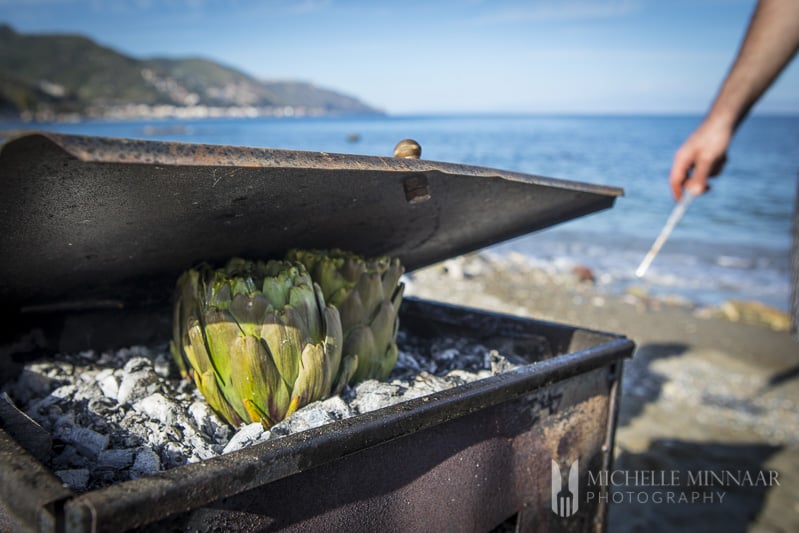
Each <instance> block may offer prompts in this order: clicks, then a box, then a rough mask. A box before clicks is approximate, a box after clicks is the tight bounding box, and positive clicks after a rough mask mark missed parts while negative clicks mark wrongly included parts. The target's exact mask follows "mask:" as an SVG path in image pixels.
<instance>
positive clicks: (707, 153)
mask: <svg viewBox="0 0 799 533" xmlns="http://www.w3.org/2000/svg"><path fill="white" fill-rule="evenodd" d="M732 134H733V130H732V128H731V127H727V126H725V125H723V124H718V123H716V122H714V121H713V120H710V119H708V120H705V121H704V122H703V123H702V124H700V125H699V127H698V128H697V129H696V131H694V132H693V133H692V134H691V135H690V137H688V139H686V141H685V142H684V143H683V145H682V146H681V147H680V149H679V150H677V152H676V153H675V154H674V162H673V163H672V166H671V173H670V174H669V182H670V184H671V191H672V193H673V194H674V198H675V199H676V200H679V199H680V198H682V193H683V190H689V191H691V193H693V194H695V195H700V194H702V193H704V192H705V191H707V190H708V189H709V187H708V184H707V181H708V178H712V177H713V176H716V175H718V174H719V173H720V172H721V170H722V168H724V163H726V161H727V148H728V147H729V145H730V141H731V140H732Z"/></svg>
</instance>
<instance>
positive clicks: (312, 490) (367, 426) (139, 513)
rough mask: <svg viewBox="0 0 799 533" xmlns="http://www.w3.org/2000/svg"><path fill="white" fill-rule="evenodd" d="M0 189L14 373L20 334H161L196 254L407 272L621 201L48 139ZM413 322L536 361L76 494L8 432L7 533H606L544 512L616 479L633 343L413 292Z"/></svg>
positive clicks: (11, 149)
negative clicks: (568, 494)
mask: <svg viewBox="0 0 799 533" xmlns="http://www.w3.org/2000/svg"><path fill="white" fill-rule="evenodd" d="M0 188H1V189H0V190H2V192H3V194H2V198H3V209H2V210H1V211H0V224H2V228H3V231H2V232H0V254H2V260H0V302H2V306H3V309H2V311H3V314H4V316H11V317H13V319H11V321H10V322H8V323H9V324H11V328H9V329H8V330H7V331H4V332H3V334H2V349H3V360H2V369H3V372H2V373H0V378H2V379H4V380H5V379H8V377H9V376H10V375H11V374H12V373H13V367H14V364H15V362H16V361H18V360H19V359H21V358H23V357H24V355H25V353H24V352H25V351H26V350H27V349H29V348H27V347H26V346H28V345H29V344H30V342H28V343H26V342H25V340H26V339H27V340H30V339H32V338H34V339H35V341H36V344H37V347H36V350H42V349H45V350H47V349H49V350H64V351H71V350H79V349H87V348H93V349H105V348H111V347H119V346H124V345H130V344H133V343H154V342H163V341H164V340H166V339H168V337H169V332H170V318H171V311H170V298H171V294H172V289H173V286H174V282H175V279H176V277H177V276H178V274H179V273H180V272H181V271H182V270H184V269H185V268H187V267H188V266H191V265H192V264H194V263H196V262H198V261H200V260H210V261H213V262H222V261H224V260H225V259H227V258H228V257H230V256H235V255H238V256H245V257H275V256H281V255H282V254H283V253H284V252H285V250H286V249H288V248H290V247H307V248H316V247H332V246H336V247H340V248H344V249H350V250H353V251H356V252H358V253H361V254H366V255H377V254H388V255H393V256H398V257H399V258H400V259H401V260H402V261H403V263H404V264H405V265H406V267H407V268H408V269H409V270H413V269H416V268H419V267H422V266H425V265H429V264H432V263H435V262H437V261H440V260H444V259H447V258H449V257H452V256H455V255H458V254H462V253H465V252H469V251H472V250H475V249H478V248H480V247H483V246H486V245H489V244H493V243H497V242H500V241H503V240H506V239H509V238H512V237H516V236H519V235H524V234H527V233H530V232H532V231H535V230H538V229H541V228H544V227H547V226H550V225H552V224H556V223H558V222H562V221H564V220H568V219H571V218H574V217H578V216H582V215H585V214H588V213H592V212H594V211H598V210H601V209H605V208H608V207H611V206H612V205H613V202H614V200H615V198H616V197H617V196H619V195H620V194H621V190H619V189H616V188H612V187H602V186H596V185H588V184H583V183H577V182H571V181H565V180H556V179H551V178H544V177H539V176H532V175H526V174H519V173H514V172H506V171H498V170H493V169H486V168H480V167H473V166H464V165H454V164H448V163H438V162H432V161H425V160H412V159H396V158H381V157H366V156H352V155H340V154H328V153H312V152H294V151H283V150H268V149H254V148H236V147H227V146H206V145H191V144H181V143H161V142H152V141H136V140H120V139H103V138H93V137H80V136H66V135H54V134H29V135H24V136H22V137H19V138H16V139H13V140H11V141H9V142H7V143H6V144H5V145H4V146H3V147H2V152H0ZM333 221H335V222H333ZM256 233H257V238H255V237H254V235H256ZM401 324H402V326H401V327H402V328H403V329H407V330H408V331H411V332H413V333H414V334H415V335H420V336H423V337H435V336H436V335H442V334H450V335H452V334H455V335H459V336H464V337H469V338H474V339H478V340H481V341H485V342H486V343H491V342H497V343H503V344H505V345H507V344H508V343H510V344H512V345H513V346H515V347H517V348H518V350H517V351H520V352H522V353H524V354H525V356H526V359H527V360H528V362H529V364H527V365H524V366H522V367H521V368H517V369H515V370H512V371H510V372H507V373H505V374H501V375H497V376H493V377H491V378H487V379H484V380H481V381H479V382H474V383H470V384H467V385H463V386H460V387H456V388H454V389H451V390H448V391H445V392H442V393H437V394H433V395H430V396H426V397H423V398H418V399H415V400H411V401H407V402H403V403H401V404H398V405H395V406H392V407H388V408H384V409H381V410H379V411H375V412H372V413H367V414H363V415H359V416H357V417H354V418H351V419H347V420H341V421H337V422H333V423H331V424H328V425H325V426H323V427H320V428H316V429H312V430H308V431H305V432H302V433H299V434H296V435H291V436H288V437H284V438H281V439H278V440H274V441H268V442H265V443H262V444H258V445H254V446H251V447H249V448H247V449H244V450H241V451H239V452H235V453H231V454H228V455H224V456H219V457H216V458H213V459H210V460H206V461H203V462H201V463H195V464H190V465H185V466H181V467H177V468H174V469H171V470H167V471H164V472H160V473H159V474H157V475H153V476H149V477H144V478H140V479H136V480H132V481H126V482H123V483H118V484H116V485H112V486H110V487H106V488H103V489H98V490H93V491H89V492H86V493H83V494H75V493H73V492H71V491H70V490H68V489H67V488H65V487H64V486H63V485H62V484H61V483H60V481H59V480H58V479H57V478H56V477H55V476H54V475H53V473H51V472H50V471H48V469H47V468H46V467H45V466H43V465H42V463H40V462H39V461H38V460H36V459H35V458H34V457H33V455H31V453H30V452H29V451H26V450H24V449H22V448H21V447H20V445H19V444H18V443H17V442H15V440H14V439H13V438H12V437H11V436H9V432H8V431H6V430H9V429H10V428H9V427H7V424H8V423H7V422H6V427H4V428H3V429H0V525H6V526H9V527H18V528H21V529H29V530H38V531H122V530H128V529H142V530H153V531H159V530H163V529H165V528H170V529H177V530H201V531H211V530H245V531H276V530H291V531H338V530H343V529H345V528H347V529H350V530H355V531H418V530H435V531H487V530H490V529H492V528H494V527H496V526H498V525H500V524H503V523H505V524H506V525H507V524H509V523H515V524H516V526H515V527H516V529H517V530H519V531H533V530H550V531H586V530H588V531H601V530H604V528H605V520H606V508H607V503H603V502H606V501H607V500H603V498H594V499H592V500H591V501H580V502H579V508H578V509H577V510H576V512H575V513H574V514H573V515H572V516H568V517H562V516H558V514H556V512H555V511H557V507H556V509H555V511H553V500H557V494H553V482H552V481H553V474H552V473H553V471H555V469H554V467H553V466H552V465H553V462H554V463H555V464H558V465H559V466H560V468H561V469H568V467H569V465H570V464H573V462H574V461H575V460H579V469H578V473H579V479H578V482H579V484H578V487H579V486H583V487H584V486H585V483H587V479H588V474H589V472H594V473H595V472H598V471H599V470H602V469H609V468H610V464H611V460H612V448H613V441H614V429H615V423H616V412H617V401H618V394H619V381H620V376H621V371H622V364H623V359H624V358H626V357H629V356H630V355H631V353H632V350H633V348H634V345H633V343H632V342H631V341H630V340H628V339H626V338H625V337H623V336H620V335H615V334H611V333H605V332H597V331H590V330H586V329H582V328H579V327H576V326H571V325H563V324H554V323H548V322H542V321H538V320H533V319H529V318H521V317H514V316H508V315H500V314H496V313H489V312H485V311H481V310H475V309H467V308H463V307H456V306H447V305H443V304H440V303H436V302H430V301H424V300H415V299H411V298H408V299H406V301H405V302H404V303H403V306H402V311H401ZM31 332H35V334H32V333H31ZM564 479H565V478H564ZM565 483H567V484H568V483H569V482H568V481H565ZM568 488H574V489H575V490H577V488H576V487H574V486H573V485H568Z"/></svg>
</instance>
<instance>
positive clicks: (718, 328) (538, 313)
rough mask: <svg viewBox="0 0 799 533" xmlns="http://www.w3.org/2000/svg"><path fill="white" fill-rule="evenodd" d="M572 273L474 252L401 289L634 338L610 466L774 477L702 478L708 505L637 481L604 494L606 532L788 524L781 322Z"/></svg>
mask: <svg viewBox="0 0 799 533" xmlns="http://www.w3.org/2000/svg"><path fill="white" fill-rule="evenodd" d="M579 274H580V273H579V272H574V273H572V272H567V273H559V274H558V273H556V274H552V273H548V272H545V271H543V270H541V269H536V268H531V267H530V266H529V263H528V262H527V261H526V260H524V258H523V257H514V256H512V255H508V256H505V257H504V258H503V259H501V260H498V259H497V258H496V257H495V256H493V255H492V256H489V255H486V254H481V253H476V254H470V255H467V256H463V257H459V258H455V259H451V260H449V261H445V262H443V263H439V264H437V265H433V266H430V267H427V268H425V269H420V270H417V271H414V272H412V273H410V274H408V287H407V290H406V294H408V295H412V296H415V297H419V298H426V299H431V300H436V301H442V302H447V303H452V304H456V305H463V306H467V307H475V308H479V309H484V310H489V311H496V312H502V313H510V314H515V315H521V316H526V317H530V318H534V319H538V320H545V321H553V322H559V323H565V324H569V325H576V326H579V327H585V328H589V329H598V330H601V331H607V332H610V333H617V334H621V335H626V336H627V337H629V338H631V339H632V340H633V341H635V342H636V345H637V349H636V352H635V355H634V356H633V357H632V358H631V359H630V360H628V361H626V362H625V367H624V375H623V380H622V383H623V384H622V400H621V406H620V412H619V419H618V424H617V429H616V442H615V459H614V469H616V470H625V471H628V472H632V471H656V472H657V471H665V472H669V471H678V472H682V473H683V474H684V477H685V476H687V472H693V471H698V470H702V471H712V472H720V471H738V470H742V471H748V472H751V473H753V474H756V473H757V472H762V471H771V470H774V471H776V472H778V474H779V486H772V487H722V488H719V487H712V489H714V490H720V491H722V492H724V494H725V496H724V497H723V498H721V499H718V498H717V499H716V500H715V501H713V502H706V503H698V502H697V503H695V504H693V503H692V502H688V503H671V504H669V503H664V502H661V503H658V502H657V498H655V496H656V492H657V488H656V487H644V488H640V487H639V488H637V489H636V491H637V492H636V493H635V494H636V495H637V499H635V498H633V499H631V500H619V501H614V502H613V503H611V506H610V513H609V531H613V532H618V531H621V532H628V531H630V532H632V531H640V530H642V529H652V530H656V531H667V530H673V529H677V528H680V529H683V530H686V531H707V530H708V529H707V527H708V524H709V523H713V524H714V527H713V528H711V529H712V530H715V531H742V530H747V531H798V530H799V355H797V354H799V344H797V343H795V342H794V341H793V339H792V338H791V336H790V334H789V333H788V332H787V331H776V330H774V329H772V328H771V327H769V326H766V325H764V324H763V323H747V322H733V321H731V320H729V318H728V317H725V315H724V313H723V312H722V311H720V310H719V309H715V310H714V309H712V308H711V309H708V308H701V307H695V306H693V305H691V304H689V303H686V302H684V301H679V300H676V301H670V300H668V299H658V298H652V297H649V296H647V295H646V294H634V293H633V294H630V293H627V294H609V293H605V292H603V291H600V290H597V288H596V287H595V286H594V285H593V284H592V283H591V282H590V281H588V280H585V274H586V273H583V274H584V275H583V276H582V278H583V279H584V281H580V278H581V276H580V275H579ZM739 318H740V319H744V318H750V319H751V317H744V316H743V315H741V316H740V317H739ZM710 489H711V488H708V490H710ZM615 490H616V492H618V493H619V494H624V488H623V487H615Z"/></svg>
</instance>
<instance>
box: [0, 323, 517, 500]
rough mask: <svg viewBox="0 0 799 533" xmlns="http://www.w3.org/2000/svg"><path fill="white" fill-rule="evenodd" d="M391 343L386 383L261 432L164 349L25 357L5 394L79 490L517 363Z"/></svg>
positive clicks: (464, 342)
mask: <svg viewBox="0 0 799 533" xmlns="http://www.w3.org/2000/svg"><path fill="white" fill-rule="evenodd" d="M398 345H399V348H400V352H399V357H398V361H397V365H396V368H395V369H394V371H393V372H392V374H391V376H390V377H389V379H388V380H387V381H385V382H379V381H375V380H368V381H365V382H362V383H359V384H358V385H356V386H355V387H347V388H346V389H345V390H344V392H343V393H342V394H341V395H340V396H335V397H332V398H328V399H326V400H323V401H317V402H314V403H312V404H310V405H307V406H305V407H303V408H302V409H300V410H298V411H297V412H295V413H294V414H292V415H291V416H290V417H288V418H286V419H285V420H283V421H282V422H280V423H278V424H275V425H274V426H272V428H270V429H268V430H267V429H264V428H263V427H262V426H261V425H260V424H258V423H256V424H249V425H245V426H242V427H240V428H237V429H236V430H232V429H231V428H230V427H229V426H228V425H227V424H226V423H224V422H223V421H222V420H221V419H220V418H219V417H218V416H216V414H214V412H213V411H212V410H211V409H210V408H209V407H208V404H207V403H206V402H205V400H204V399H203V398H202V396H201V395H200V393H199V392H198V391H197V390H196V388H195V387H194V386H193V384H191V383H189V382H187V381H185V380H182V379H180V377H179V376H178V373H177V369H175V368H174V367H173V366H172V359H171V356H170V355H169V353H168V350H167V348H166V346H165V345H162V346H157V347H149V348H148V347H141V346H138V347H131V348H126V349H122V350H118V351H109V352H102V353H95V352H93V351H86V352H79V353H74V354H59V355H57V356H54V357H51V358H48V359H47V360H39V361H33V362H30V363H28V364H27V365H26V366H25V368H24V369H23V371H22V372H21V374H20V375H19V377H18V379H17V380H16V381H13V382H9V383H7V384H6V385H5V386H4V387H3V391H4V392H7V393H8V394H9V396H10V397H11V398H12V399H13V401H14V402H15V404H16V405H17V406H18V407H19V408H20V409H21V410H22V411H24V412H25V413H27V415H28V416H30V417H31V418H32V419H33V420H35V421H36V422H37V423H38V424H40V425H41V426H42V428H43V429H44V430H45V431H47V432H49V434H50V436H51V437H52V441H53V446H52V449H51V450H50V454H49V458H48V459H47V461H46V464H47V466H49V467H50V468H51V469H52V470H53V472H54V473H55V474H56V475H57V476H58V477H59V478H60V479H61V480H62V481H63V482H64V483H65V484H66V485H67V486H68V487H70V488H71V489H72V490H75V491H77V492H81V491H85V490H92V489H95V488H99V487H102V486H107V485H110V484H113V483H117V482H120V481H124V480H128V479H135V478H138V477H142V476H147V475H151V474H153V473H156V472H158V471H160V470H165V469H169V468H173V467H175V466H179V465H182V464H186V463H193V462H198V461H202V460H205V459H208V458H211V457H214V456H217V455H220V454H222V453H231V452H234V451H236V450H240V449H242V448H245V447H247V446H252V445H254V444H258V443H260V442H264V441H267V440H270V439H275V438H280V437H282V436H285V435H289V434H292V433H297V432H300V431H305V430H307V429H311V428H315V427H319V426H322V425H324V424H328V423H330V422H333V421H336V420H342V419H345V418H348V417H351V416H354V415H358V414H361V413H366V412H369V411H374V410H377V409H381V408H384V407H388V406H390V405H394V404H396V403H399V402H403V401H406V400H411V399H414V398H419V397H421V396H425V395H428V394H432V393H435V392H439V391H442V390H445V389H449V388H452V387H457V386H460V385H463V384H464V383H468V382H471V381H475V380H478V379H482V378H485V377H489V376H491V375H494V374H496V373H499V372H504V371H507V370H510V369H512V368H515V367H516V366H517V365H515V364H514V363H513V361H518V358H515V357H514V356H513V355H512V354H511V355H510V356H508V357H505V356H504V355H501V354H499V353H498V352H497V351H496V350H492V349H490V348H488V347H486V346H483V345H482V344H479V343H476V342H474V341H470V340H469V339H463V338H459V337H452V338H450V337H440V338H435V339H429V338H425V339H421V338H415V337H413V336H411V335H408V334H406V333H405V332H403V331H400V335H399V338H398Z"/></svg>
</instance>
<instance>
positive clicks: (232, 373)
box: [171, 259, 349, 427]
mask: <svg viewBox="0 0 799 533" xmlns="http://www.w3.org/2000/svg"><path fill="white" fill-rule="evenodd" d="M342 346H343V333H342V329H341V320H340V318H339V312H338V310H337V309H336V308H335V307H333V306H331V305H328V304H326V303H325V299H324V296H323V294H322V291H321V289H320V288H319V286H318V285H316V284H314V283H313V281H312V280H311V278H310V276H309V274H308V272H307V271H306V269H305V267H304V266H303V265H302V264H301V263H292V262H289V261H269V262H266V263H265V262H261V261H259V262H252V261H245V260H243V259H232V260H230V262H229V263H228V264H227V266H226V267H225V268H222V269H218V270H214V269H212V268H211V267H209V266H208V265H201V266H199V267H197V268H194V269H190V270H188V271H186V272H185V273H184V274H183V275H182V276H181V277H180V279H179V280H178V284H177V301H176V303H175V317H174V339H173V341H172V345H171V349H172V354H173V356H174V357H175V359H176V361H177V363H178V366H179V367H180V369H181V372H182V373H183V374H184V376H185V375H190V376H191V377H192V379H193V380H194V382H195V383H196V385H197V387H198V388H199V389H200V391H201V392H202V393H203V395H204V396H205V398H206V400H207V401H208V404H209V405H210V406H211V407H212V408H213V409H214V410H215V411H216V412H217V413H218V414H219V415H221V416H222V417H223V418H224V419H225V420H227V421H228V422H229V423H230V424H232V425H234V426H238V425H239V424H241V423H242V422H247V423H250V422H261V423H262V424H263V425H264V426H265V427H269V426H271V425H273V424H275V423H277V422H279V421H280V420H283V419H284V418H285V417H287V416H288V415H290V414H291V413H292V412H294V411H295V410H297V409H298V408H300V407H302V406H304V405H306V404H308V403H310V402H313V401H315V400H318V399H321V398H324V397H326V396H329V395H330V394H331V393H332V392H335V391H337V390H340V389H341V388H343V387H344V386H345V385H346V382H347V380H348V378H349V375H348V374H346V373H341V372H340V369H339V367H340V364H341V350H342ZM337 376H341V381H340V382H338V383H336V379H337Z"/></svg>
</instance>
